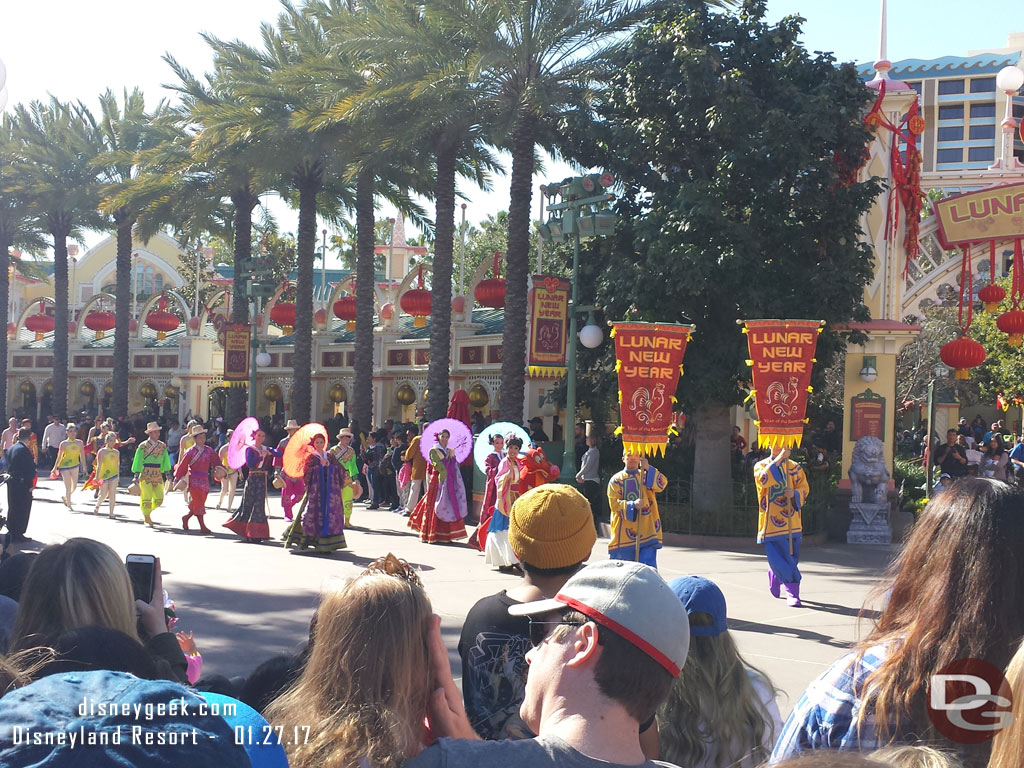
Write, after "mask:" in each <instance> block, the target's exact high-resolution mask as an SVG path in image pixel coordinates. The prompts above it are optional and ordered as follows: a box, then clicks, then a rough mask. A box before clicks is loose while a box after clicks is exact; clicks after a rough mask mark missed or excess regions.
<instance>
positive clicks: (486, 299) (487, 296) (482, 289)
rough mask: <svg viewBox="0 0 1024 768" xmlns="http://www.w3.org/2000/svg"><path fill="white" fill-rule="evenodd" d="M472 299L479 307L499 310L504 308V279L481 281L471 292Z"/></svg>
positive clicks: (492, 278)
mask: <svg viewBox="0 0 1024 768" xmlns="http://www.w3.org/2000/svg"><path fill="white" fill-rule="evenodd" d="M473 297H474V298H475V299H476V303H477V304H479V305H480V306H483V307H491V308H492V309H501V308H502V307H504V306H505V278H503V277H491V278H488V279H487V280H481V281H480V282H479V283H477V285H476V289H475V290H474V291H473Z"/></svg>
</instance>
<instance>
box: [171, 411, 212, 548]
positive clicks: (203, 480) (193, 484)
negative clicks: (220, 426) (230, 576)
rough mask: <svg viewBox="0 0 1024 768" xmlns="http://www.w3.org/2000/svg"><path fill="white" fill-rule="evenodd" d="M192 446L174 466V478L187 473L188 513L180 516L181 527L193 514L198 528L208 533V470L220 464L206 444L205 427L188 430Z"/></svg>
mask: <svg viewBox="0 0 1024 768" xmlns="http://www.w3.org/2000/svg"><path fill="white" fill-rule="evenodd" d="M189 434H190V436H191V437H192V440H193V444H192V447H191V448H189V449H188V452H187V453H185V454H184V455H182V457H181V459H179V460H178V465H177V466H176V467H175V468H174V477H175V479H181V478H183V477H184V476H185V474H186V473H188V514H187V515H185V516H184V517H183V518H181V527H182V528H184V529H185V530H186V531H187V530H188V521H189V519H190V518H191V517H193V516H195V517H196V518H198V520H199V530H200V531H202V532H203V533H210V532H211V531H210V529H209V528H207V527H206V523H205V521H204V519H203V518H204V517H205V515H206V497H207V495H208V494H209V493H210V470H212V469H213V468H214V467H219V466H220V457H219V456H218V455H217V452H216V451H215V450H213V448H211V447H210V446H208V445H207V444H206V427H204V426H203V425H202V424H197V425H196V426H194V427H192V429H191V430H190V431H189Z"/></svg>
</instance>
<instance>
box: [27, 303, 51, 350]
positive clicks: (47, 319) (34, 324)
mask: <svg viewBox="0 0 1024 768" xmlns="http://www.w3.org/2000/svg"><path fill="white" fill-rule="evenodd" d="M44 307H45V304H44V303H43V302H41V301H40V302H39V312H38V313H36V314H34V315H29V316H28V317H27V318H25V327H26V328H28V329H29V330H30V331H32V333H34V334H35V335H36V341H42V340H43V336H44V335H46V334H47V333H51V332H52V331H53V329H54V328H55V327H56V324H55V323H54V322H53V318H52V317H51V316H50V315H47V314H44V313H43V308H44Z"/></svg>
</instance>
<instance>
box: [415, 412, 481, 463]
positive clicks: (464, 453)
mask: <svg viewBox="0 0 1024 768" xmlns="http://www.w3.org/2000/svg"><path fill="white" fill-rule="evenodd" d="M442 429H447V430H448V433H449V434H450V435H451V437H450V438H449V439H448V447H449V448H451V449H452V450H453V451H455V458H456V460H457V461H458V462H459V463H460V464H461V463H462V462H464V461H465V460H466V459H467V458H469V454H471V453H472V452H473V433H472V432H470V431H469V427H467V426H466V425H465V424H463V423H462V422H461V421H459V420H458V419H438V420H437V421H432V422H430V423H429V424H428V425H427V426H426V428H425V429H424V430H423V437H422V438H420V453H422V454H423V458H425V459H426V460H427V461H430V449H431V448H433V447H434V446H435V445H437V433H438V432H440V431H441V430H442Z"/></svg>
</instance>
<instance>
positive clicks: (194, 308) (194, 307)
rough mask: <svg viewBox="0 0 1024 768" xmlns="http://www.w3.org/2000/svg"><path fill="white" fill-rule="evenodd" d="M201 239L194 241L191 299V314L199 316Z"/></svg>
mask: <svg viewBox="0 0 1024 768" xmlns="http://www.w3.org/2000/svg"><path fill="white" fill-rule="evenodd" d="M202 256H203V241H202V240H197V241H196V296H195V299H193V301H192V316H193V317H199V281H200V279H201V276H200V269H201V267H202V263H201V260H202Z"/></svg>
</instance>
